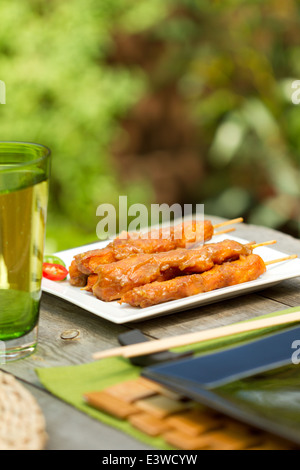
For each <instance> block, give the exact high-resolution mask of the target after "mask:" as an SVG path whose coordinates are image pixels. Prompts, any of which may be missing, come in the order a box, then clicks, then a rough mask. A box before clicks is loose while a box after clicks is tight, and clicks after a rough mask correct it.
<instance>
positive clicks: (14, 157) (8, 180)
mask: <svg viewBox="0 0 300 470" xmlns="http://www.w3.org/2000/svg"><path fill="white" fill-rule="evenodd" d="M49 171H50V150H49V149H48V148H47V147H45V146H43V145H39V144H33V143H26V142H0V364H1V363H2V364H3V363H5V362H6V361H10V360H16V359H20V358H22V357H26V356H28V355H29V354H31V353H32V352H34V351H35V349H36V345H37V335H38V319H39V308H40V299H41V279H42V267H43V252H44V240H45V225H46V214H47V203H48V179H49Z"/></svg>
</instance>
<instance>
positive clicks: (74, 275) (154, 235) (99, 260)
mask: <svg viewBox="0 0 300 470" xmlns="http://www.w3.org/2000/svg"><path fill="white" fill-rule="evenodd" d="M213 233H214V228H213V225H212V223H211V221H210V220H205V221H204V222H198V221H190V222H185V223H183V224H178V225H176V226H175V227H170V228H164V229H159V230H152V231H150V232H147V233H145V234H129V233H127V234H126V236H125V237H122V238H116V239H115V240H113V241H112V242H111V243H110V244H109V245H107V246H106V247H105V248H102V249H96V250H91V251H87V252H85V253H81V254H79V255H77V256H75V257H74V260H73V262H72V268H71V269H70V283H71V284H72V285H74V286H79V287H82V286H84V285H85V284H86V282H87V277H86V278H84V277H83V276H79V275H78V272H77V271H80V272H82V273H83V274H86V275H87V276H88V275H90V274H93V273H95V270H96V268H97V267H98V266H100V265H102V264H109V263H113V262H114V261H119V260H122V259H125V258H127V257H128V256H131V255H136V254H141V253H149V254H150V253H160V252H166V251H170V250H175V249H176V248H185V247H186V246H188V245H190V244H193V243H200V242H206V241H208V240H210V239H211V238H212V236H213ZM75 267H77V271H76V269H75ZM84 279H85V284H83V282H84Z"/></svg>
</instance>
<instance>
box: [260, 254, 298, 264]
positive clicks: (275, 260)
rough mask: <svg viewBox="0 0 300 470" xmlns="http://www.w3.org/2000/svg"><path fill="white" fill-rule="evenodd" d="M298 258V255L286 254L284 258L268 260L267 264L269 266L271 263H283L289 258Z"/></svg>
mask: <svg viewBox="0 0 300 470" xmlns="http://www.w3.org/2000/svg"><path fill="white" fill-rule="evenodd" d="M295 258H298V255H291V256H285V257H284V258H278V259H273V260H272V261H266V262H265V265H266V266H269V265H270V264H275V263H281V261H287V260H288V259H295Z"/></svg>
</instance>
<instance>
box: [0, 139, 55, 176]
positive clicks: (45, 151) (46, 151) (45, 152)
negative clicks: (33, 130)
mask: <svg viewBox="0 0 300 470" xmlns="http://www.w3.org/2000/svg"><path fill="white" fill-rule="evenodd" d="M10 145H11V146H15V147H16V150H18V151H20V152H22V147H23V148H25V147H27V148H30V147H31V148H32V149H37V150H40V151H42V155H41V156H40V155H39V156H38V157H37V158H34V157H33V158H32V159H29V160H28V161H24V162H16V163H15V164H14V165H13V166H12V167H10V168H6V169H5V170H0V171H1V172H2V171H5V172H6V171H10V170H12V169H13V168H15V166H16V165H17V166H18V167H20V168H23V167H27V166H32V165H38V164H39V163H41V162H43V161H45V160H46V159H47V158H48V157H50V155H51V150H50V149H49V148H48V147H46V146H45V145H43V144H37V143H34V142H17V141H0V155H1V153H2V151H3V152H4V151H5V150H6V148H5V146H7V147H8V148H9V146H10Z"/></svg>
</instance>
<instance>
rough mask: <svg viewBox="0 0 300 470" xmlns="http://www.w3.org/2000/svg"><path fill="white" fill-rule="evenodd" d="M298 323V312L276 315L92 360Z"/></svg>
mask: <svg viewBox="0 0 300 470" xmlns="http://www.w3.org/2000/svg"><path fill="white" fill-rule="evenodd" d="M298 321H300V310H297V311H296V312H293V313H287V314H285V315H278V316H275V317H271V318H262V319H259V320H252V321H248V322H243V323H237V324H233V325H228V326H221V327H218V328H212V329H209V330H205V331H199V332H196V333H187V334H185V335H179V336H173V337H170V338H164V339H158V340H153V341H148V342H145V343H138V344H132V345H129V346H122V347H118V348H113V349H109V350H106V351H100V352H96V353H94V354H93V356H92V357H93V359H104V358H107V357H115V356H122V357H125V358H129V357H136V356H143V355H147V354H153V353H157V352H161V351H166V350H168V349H171V348H176V347H179V346H187V345H189V344H194V343H199V342H202V341H209V340H212V339H217V338H222V337H226V336H230V335H234V334H239V333H245V332H247V331H253V330H258V329H261V328H268V327H273V326H277V325H285V324H288V323H293V322H298Z"/></svg>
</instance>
